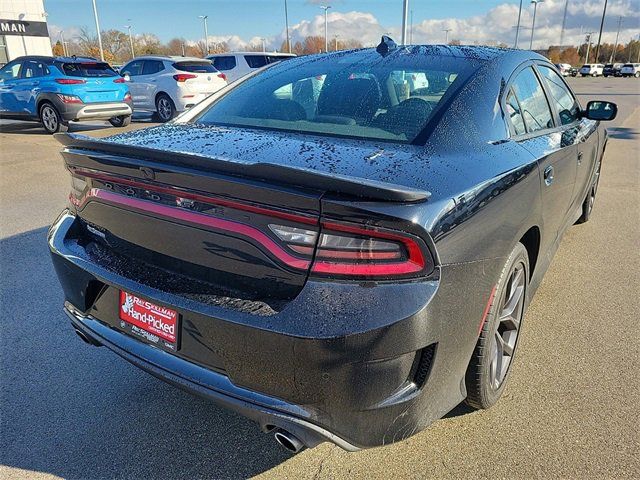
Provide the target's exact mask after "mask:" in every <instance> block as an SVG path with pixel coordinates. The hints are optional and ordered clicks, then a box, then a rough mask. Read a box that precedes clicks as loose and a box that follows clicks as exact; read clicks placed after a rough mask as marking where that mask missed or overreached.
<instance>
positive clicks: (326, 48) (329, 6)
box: [320, 5, 331, 52]
mask: <svg viewBox="0 0 640 480" xmlns="http://www.w3.org/2000/svg"><path fill="white" fill-rule="evenodd" d="M320 8H321V9H323V10H324V51H325V52H328V51H329V37H328V36H327V10H329V9H330V8H331V5H320Z"/></svg>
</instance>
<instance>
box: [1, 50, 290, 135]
mask: <svg viewBox="0 0 640 480" xmlns="http://www.w3.org/2000/svg"><path fill="white" fill-rule="evenodd" d="M293 56H295V55H291V54H281V53H268V54H265V53H255V52H239V53H225V54H221V55H212V56H211V57H210V58H206V59H202V58H190V57H177V56H175V57H169V56H160V55H150V56H143V57H137V58H134V59H132V60H131V61H130V62H128V63H126V64H124V65H117V66H111V65H109V64H108V63H106V62H101V61H98V60H96V59H95V58H91V57H75V56H73V57H46V56H25V57H20V58H17V59H15V60H13V61H12V62H10V63H8V64H7V65H5V66H4V67H2V68H1V69H0V118H5V119H13V120H27V121H39V122H40V123H41V124H42V126H43V127H44V129H45V130H46V131H47V132H48V133H56V132H59V131H65V130H66V129H67V127H68V124H69V122H70V121H80V120H108V121H109V122H110V123H111V124H112V125H113V126H116V127H124V126H126V125H129V123H130V122H131V115H132V113H133V111H134V110H136V111H143V112H148V113H151V114H152V116H153V117H154V120H156V121H159V122H167V121H169V120H171V119H172V118H173V117H175V116H176V115H177V114H179V113H181V112H183V111H185V110H188V109H189V108H191V107H193V106H194V105H195V104H197V103H198V102H200V101H202V100H204V99H205V98H206V97H208V96H209V95H211V94H212V93H214V92H217V91H218V90H220V89H221V88H223V87H225V86H226V85H227V84H228V82H232V81H235V80H238V79H239V78H241V77H243V76H245V75H247V74H249V73H251V72H253V71H256V70H258V69H259V68H262V67H264V66H266V65H269V64H272V63H274V62H277V61H280V60H283V59H286V58H290V57H293ZM216 65H217V66H218V67H219V68H216Z"/></svg>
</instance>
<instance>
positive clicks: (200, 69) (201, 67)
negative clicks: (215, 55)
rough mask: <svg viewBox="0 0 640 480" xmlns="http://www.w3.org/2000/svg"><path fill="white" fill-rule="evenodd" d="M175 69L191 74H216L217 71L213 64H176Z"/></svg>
mask: <svg viewBox="0 0 640 480" xmlns="http://www.w3.org/2000/svg"><path fill="white" fill-rule="evenodd" d="M173 68H175V69H176V70H180V71H181V72H191V73H216V72H217V70H216V69H215V68H214V66H213V65H212V64H211V62H176V63H174V64H173Z"/></svg>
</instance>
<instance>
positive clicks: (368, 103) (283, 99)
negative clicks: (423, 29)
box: [194, 52, 479, 143]
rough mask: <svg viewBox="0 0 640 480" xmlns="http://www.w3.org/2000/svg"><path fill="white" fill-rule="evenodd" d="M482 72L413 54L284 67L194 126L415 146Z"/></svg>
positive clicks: (471, 63)
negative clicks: (439, 112) (444, 106)
mask: <svg viewBox="0 0 640 480" xmlns="http://www.w3.org/2000/svg"><path fill="white" fill-rule="evenodd" d="M478 67H479V61H475V60H470V59H468V58H456V57H449V56H435V55H416V54H411V53H408V52H407V53H400V52H399V53H398V54H393V55H389V56H388V57H386V58H385V57H381V56H380V55H378V54H377V53H375V52H371V53H364V52H359V53H357V54H353V55H350V56H345V57H336V56H332V57H325V58H316V59H314V60H305V59H297V60H295V61H288V62H281V63H279V64H277V65H274V66H273V67H270V68H269V69H267V70H265V71H264V72H262V73H260V74H259V75H256V76H255V77H251V78H249V79H247V80H245V81H244V82H242V83H240V84H238V85H237V86H236V87H235V88H233V89H232V90H230V91H229V92H228V93H227V94H225V95H223V96H222V97H220V98H219V99H217V100H216V101H215V103H213V104H212V105H210V106H209V108H208V109H206V110H204V111H203V112H202V113H201V114H200V115H199V116H198V117H196V118H195V119H194V122H196V123H200V124H206V125H225V126H237V127H246V128H257V129H267V130H285V131H291V132H299V133H311V134H317V135H324V136H344V137H355V138H364V139H379V140H388V141H393V142H398V143H410V142H412V141H413V140H414V139H415V138H416V137H417V135H418V134H419V133H420V132H421V131H422V130H423V129H424V128H425V127H426V125H427V123H428V121H429V119H430V118H431V116H432V114H433V112H434V111H435V110H436V108H437V107H438V106H439V104H440V103H441V102H443V101H446V99H447V98H448V96H450V95H452V94H453V92H455V91H456V90H457V88H458V85H461V84H463V83H464V82H465V81H466V79H468V78H469V76H470V75H471V74H472V73H473V72H474V71H475V70H477V68H478ZM443 99H444V100H443Z"/></svg>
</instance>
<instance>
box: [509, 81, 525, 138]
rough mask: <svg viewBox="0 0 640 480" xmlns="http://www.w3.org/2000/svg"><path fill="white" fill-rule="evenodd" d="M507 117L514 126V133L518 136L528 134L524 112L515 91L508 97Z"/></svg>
mask: <svg viewBox="0 0 640 480" xmlns="http://www.w3.org/2000/svg"><path fill="white" fill-rule="evenodd" d="M506 103H507V115H509V120H510V121H511V125H512V126H513V131H514V133H515V134H516V135H523V134H525V133H527V129H526V128H525V126H524V119H523V118H522V112H521V111H520V105H519V104H518V99H517V98H516V96H515V95H514V93H513V91H510V92H509V95H507V102H506Z"/></svg>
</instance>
